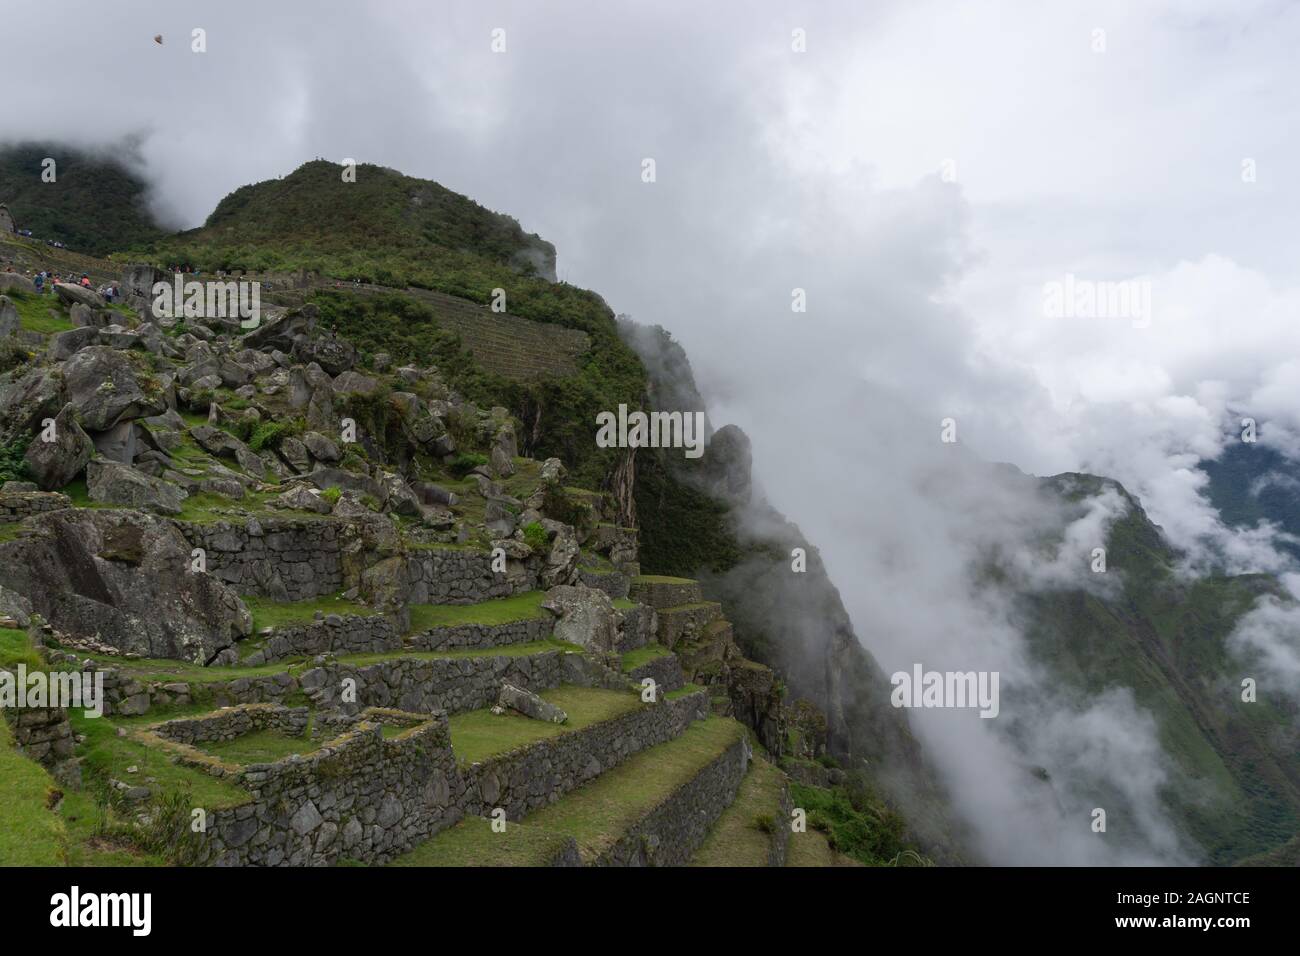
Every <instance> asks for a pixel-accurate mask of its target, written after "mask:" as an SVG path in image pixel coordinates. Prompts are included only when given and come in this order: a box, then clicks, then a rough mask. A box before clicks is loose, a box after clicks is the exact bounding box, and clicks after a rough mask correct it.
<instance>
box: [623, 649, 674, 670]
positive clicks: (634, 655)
mask: <svg viewBox="0 0 1300 956" xmlns="http://www.w3.org/2000/svg"><path fill="white" fill-rule="evenodd" d="M671 653H672V651H670V650H668V648H666V647H664V646H663V645H662V644H647V645H646V646H645V647H638V648H637V649H636V650H634V651H628V652H627V653H626V654H624V655H623V673H625V674H627V673H630V672H631V671H634V670H636V669H637V668H638V667H640V666H641V665H642V664H649V663H650V662H651V661H653V660H657V659H658V658H660V657H667V656H668V655H669V654H671Z"/></svg>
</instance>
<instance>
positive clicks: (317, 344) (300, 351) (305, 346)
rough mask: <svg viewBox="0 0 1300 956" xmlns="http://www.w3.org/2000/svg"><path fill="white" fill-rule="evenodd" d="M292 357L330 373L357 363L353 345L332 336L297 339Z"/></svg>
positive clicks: (345, 369) (346, 368)
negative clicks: (313, 364)
mask: <svg viewBox="0 0 1300 956" xmlns="http://www.w3.org/2000/svg"><path fill="white" fill-rule="evenodd" d="M244 341H245V342H246V343H247V341H248V339H247V338H245V339H244ZM293 357H294V358H295V359H297V360H298V361H299V362H301V363H302V364H304V365H308V364H310V363H312V362H315V363H316V364H317V365H319V366H320V367H321V368H323V369H324V370H325V371H326V372H328V373H329V374H330V375H341V374H342V373H344V372H346V371H347V370H348V369H350V368H352V366H354V365H356V364H357V350H356V348H355V346H353V344H352V343H351V342H349V341H348V340H347V339H341V338H336V337H334V336H320V337H318V338H301V339H299V340H298V341H297V342H295V343H294V345H293Z"/></svg>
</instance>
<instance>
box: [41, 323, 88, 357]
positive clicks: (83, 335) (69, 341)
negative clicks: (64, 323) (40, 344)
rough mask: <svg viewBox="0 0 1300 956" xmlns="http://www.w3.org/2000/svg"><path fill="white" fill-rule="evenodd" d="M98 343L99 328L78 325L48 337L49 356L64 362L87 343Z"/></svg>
mask: <svg viewBox="0 0 1300 956" xmlns="http://www.w3.org/2000/svg"><path fill="white" fill-rule="evenodd" d="M98 343H99V329H97V328H95V327H94V326H93V325H83V326H78V327H77V328H75V329H68V330H67V331H66V332H59V333H57V334H56V335H54V336H53V337H52V338H51V339H50V349H49V356H50V358H51V359H52V360H53V361H55V362H66V361H67V360H68V359H70V358H72V356H74V355H76V354H77V353H78V352H80V351H81V350H82V349H84V348H86V347H87V346H88V345H96V344H98Z"/></svg>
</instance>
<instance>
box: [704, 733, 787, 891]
mask: <svg viewBox="0 0 1300 956" xmlns="http://www.w3.org/2000/svg"><path fill="white" fill-rule="evenodd" d="M784 787H785V774H783V773H782V772H781V771H780V770H778V769H777V768H776V767H774V766H772V765H771V764H770V763H768V762H767V761H766V760H762V759H760V758H755V759H754V761H753V763H751V764H750V767H749V772H748V773H747V774H745V779H744V780H743V781H741V784H740V790H738V791H737V792H736V799H735V801H734V802H733V803H732V804H731V806H729V807H728V808H727V809H726V810H724V811H723V813H722V816H720V817H719V818H718V822H717V823H715V824H714V825H713V829H712V830H710V831H709V836H708V838H707V839H706V840H705V841H704V843H703V845H702V846H701V847H700V848H699V850H697V851H696V853H695V856H694V857H693V858H692V860H691V865H692V866H767V855H768V851H769V849H770V848H771V845H772V833H773V832H774V830H775V829H776V828H780V829H781V830H784V831H785V832H787V833H788V832H789V830H790V821H789V820H788V819H786V818H785V815H784V814H783V813H782V812H781V791H782V790H783V789H784Z"/></svg>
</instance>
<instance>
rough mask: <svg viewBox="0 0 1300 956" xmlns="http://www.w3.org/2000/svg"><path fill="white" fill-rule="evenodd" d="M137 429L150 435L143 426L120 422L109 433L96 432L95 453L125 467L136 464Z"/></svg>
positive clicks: (94, 438)
mask: <svg viewBox="0 0 1300 956" xmlns="http://www.w3.org/2000/svg"><path fill="white" fill-rule="evenodd" d="M137 428H139V431H140V433H143V434H146V435H147V434H148V430H147V429H145V428H144V426H143V425H140V426H137V425H136V423H135V422H118V423H117V424H116V425H114V426H113V427H112V428H110V429H109V430H108V431H104V432H96V433H95V435H94V436H93V438H92V439H91V440H92V441H94V443H95V451H96V452H98V453H99V456H100V457H101V458H105V459H107V460H108V461H115V462H118V463H119V464H123V465H131V464H134V463H135V456H136V437H137V434H138V433H137V431H136V429H137Z"/></svg>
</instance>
